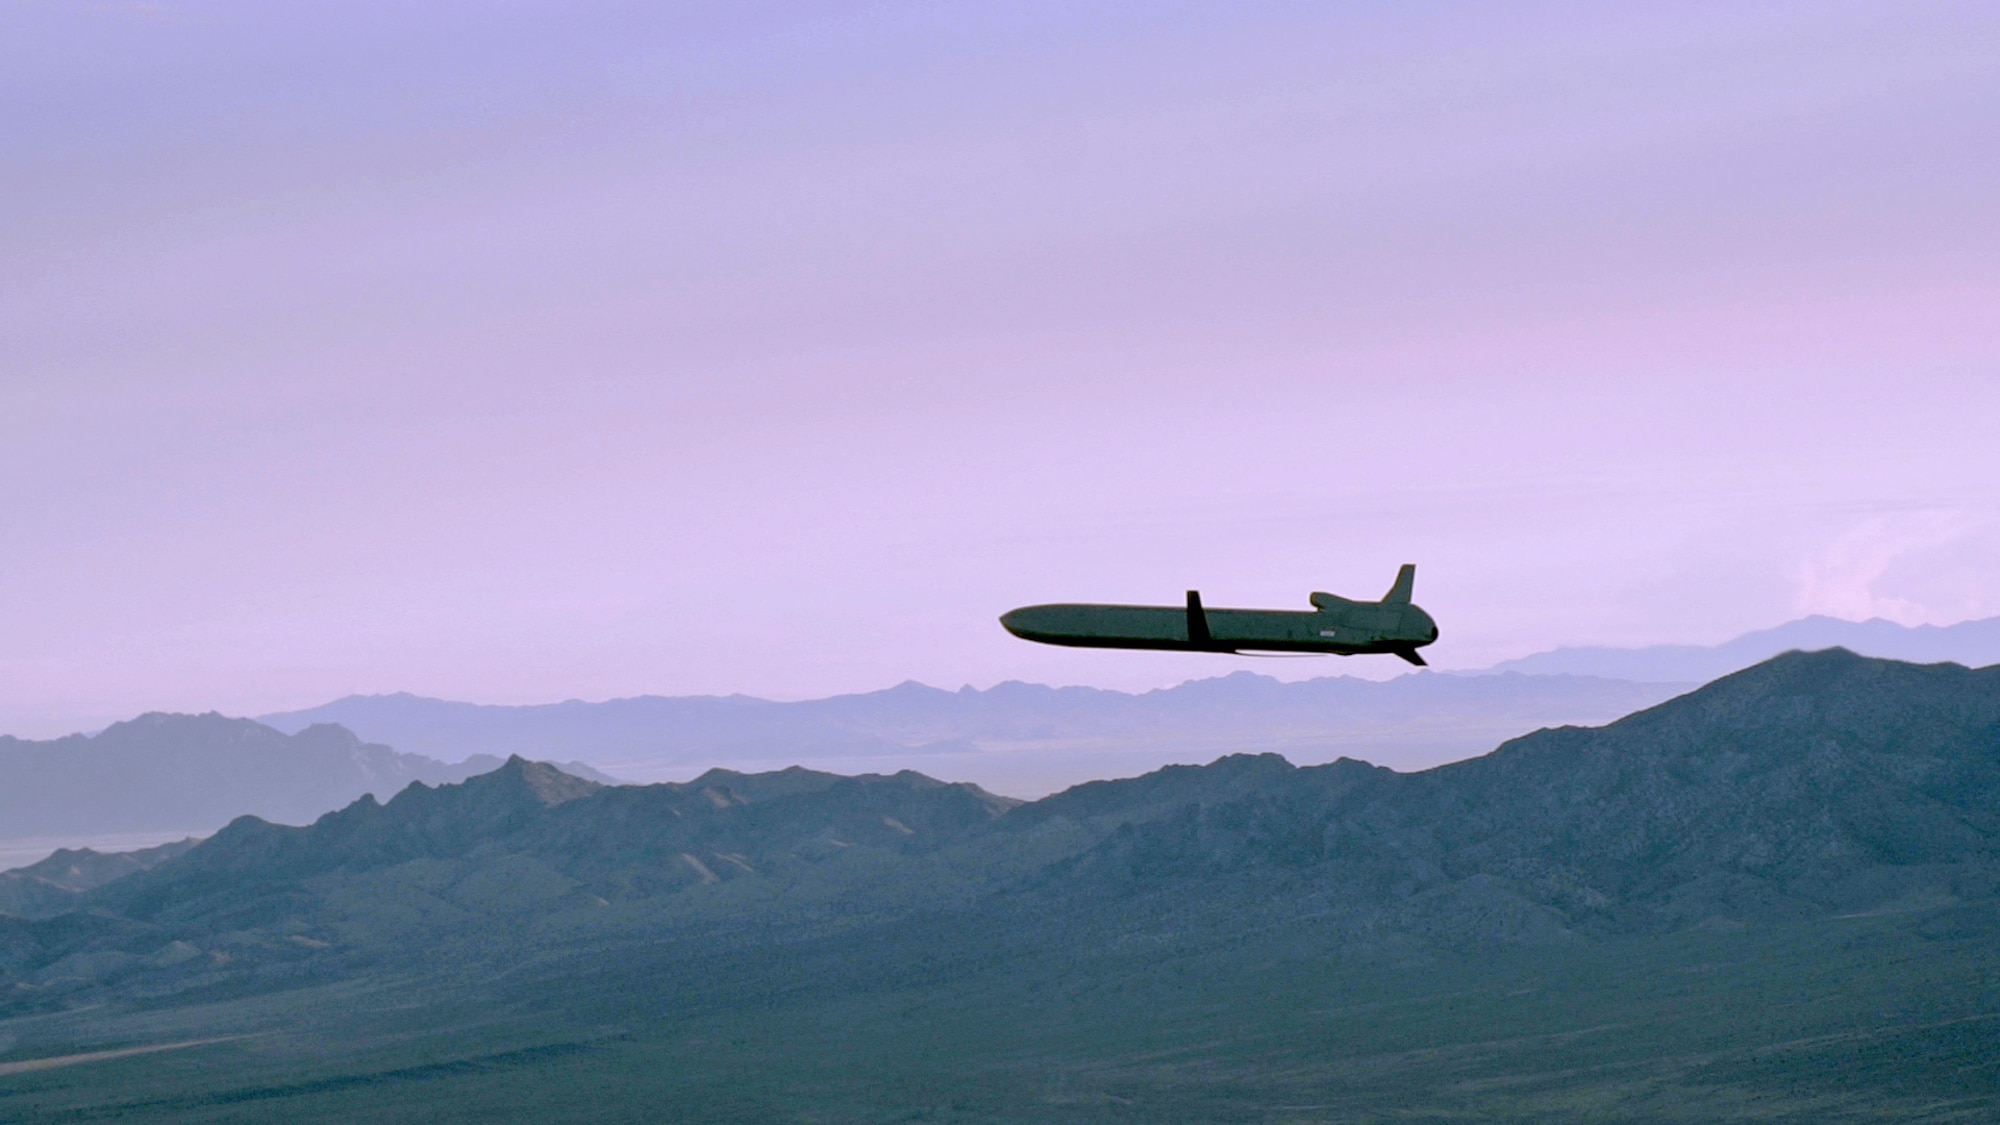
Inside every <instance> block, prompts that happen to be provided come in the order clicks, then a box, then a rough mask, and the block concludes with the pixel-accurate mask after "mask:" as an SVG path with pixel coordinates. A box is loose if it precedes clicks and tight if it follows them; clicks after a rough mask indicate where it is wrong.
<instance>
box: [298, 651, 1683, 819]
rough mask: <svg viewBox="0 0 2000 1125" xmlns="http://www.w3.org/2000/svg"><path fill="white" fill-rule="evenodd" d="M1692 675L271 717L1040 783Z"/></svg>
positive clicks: (1362, 751) (730, 760) (1581, 698)
mask: <svg viewBox="0 0 2000 1125" xmlns="http://www.w3.org/2000/svg"><path fill="white" fill-rule="evenodd" d="M1689 686H1692V685H1681V684H1632V683H1625V682H1620V681H1609V680H1602V679H1593V678H1588V677H1575V676H1535V677H1529V676H1499V677H1462V676H1449V675H1432V674H1425V675H1412V676H1403V677H1400V678H1397V679H1393V680H1389V681H1386V682H1372V681H1368V680H1359V679H1353V678H1350V677H1344V676H1336V677H1327V678H1323V679H1316V680H1307V681H1304V682H1298V683H1282V682H1279V681H1277V680H1273V679H1271V678H1269V677H1266V676H1260V675H1256V674H1254V673H1250V672H1238V673H1235V674H1234V675H1230V676H1224V677H1219V678H1216V679H1208V680H1195V681H1191V682H1189V683H1186V684H1182V685H1181V686H1179V687H1175V688H1170V689H1166V690H1161V691H1151V692H1144V693H1138V694H1133V693H1127V692H1118V691H1103V690H1099V689H1095V688H1082V687H1066V688H1053V687H1045V686H1042V685H1039V684H1025V683H1004V684H1000V685H997V686H995V687H993V688H990V689H987V690H985V691H978V690H974V689H972V688H964V689H961V690H959V691H943V690H940V689H937V688H932V687H926V686H924V685H922V684H917V683H905V684H902V685H899V686H897V687H894V688H889V689H887V690H884V691H877V692H869V693H865V694H860V695H843V696H835V697H832V698H829V699H818V700H810V701H806V702H799V703H776V702H771V701H768V700H762V699H753V698H750V697H747V696H728V697H712V696H690V697H663V696H641V697H637V698H632V699H615V700H610V701H608V702H603V703H585V702H581V701H574V700H572V701H570V702H567V703H554V704H546V705H539V706H518V707H506V706H489V705H479V704H471V703H453V702H448V701H445V700H437V699H425V698H421V697H418V696H413V695H387V696H350V697H348V698H346V699H342V700H338V701H336V702H334V703H330V704H327V705H325V706H323V707H316V708H313V709H311V710H309V711H299V712H293V713H289V714H281V715H267V716H264V717H263V721H265V722H267V723H270V724H271V725H273V726H275V727H278V728H279V729H282V730H299V729H302V728H304V727H305V726H307V725H309V724H311V723H319V722H337V723H340V724H341V725H343V726H346V727H348V728H349V729H352V730H355V731H357V732H359V733H360V734H361V735H362V736H363V737H365V738H369V739H374V740H378V741H382V742H386V743H389V744H391V745H393V746H396V747H398V748H400V749H403V750H406V751H411V752H415V753H422V754H428V755H432V756H434V757H439V758H446V759H450V758H453V757H458V756H463V755H464V754H466V753H470V752H473V751H475V750H476V751H478V752H486V753H496V754H498V753H507V754H520V755H522V756H524V757H531V758H539V759H542V760H549V761H557V760H564V759H580V760H582V761H587V762H590V763H592V764H594V765H596V766H598V767H599V768H600V769H603V770H607V771H610V772H612V773H615V774H617V775H619V776H621V777H628V778H635V779H641V780H658V779H661V778H670V777H675V776H681V777H685V776H687V774H688V773H689V772H691V771H692V770H694V769H700V768H706V767H709V766H717V765H723V766H730V767H733V768H736V769H739V770H756V769H770V768H776V767H782V766H786V765H792V764H797V763H802V762H809V763H812V764H814V765H817V766H823V767H825V768H827V769H834V770H840V771H844V772H894V771H896V770H899V769H904V768H915V769H919V770H921V771H922V772H927V773H933V774H938V775H942V776H946V777H950V778H952V779H953V780H963V781H973V782H977V783H978V784H980V785H983V786H985V787H986V788H988V789H992V790H995V791H997V792H1004V793H1012V794H1015V795H1017V796H1035V795H1040V794H1043V793H1047V792H1051V791H1053V790H1055V789H1060V788H1062V787H1064V786H1067V785H1072V784H1076V783H1078V782H1081V781H1086V780H1090V779H1093V778H1101V777H1107V776H1130V775H1133V774H1138V773H1143V772H1145V771H1146V770H1149V769H1154V768H1157V767H1158V766H1159V765H1161V764H1163V763H1167V762H1193V761H1208V760H1210V759H1212V758H1215V757H1217V756H1219V755H1222V754H1227V753H1232V752H1242V751H1259V752H1261V751H1277V752H1282V753H1285V754H1287V755H1289V756H1291V757H1292V758H1294V759H1296V760H1299V761H1303V762H1323V761H1329V760H1332V759H1334V758H1337V757H1340V756H1342V755H1346V756H1350V757H1360V758H1366V759H1368V760H1370V761H1374V762H1379V763H1381V764H1384V765H1389V766H1393V767H1395V768H1398V769H1416V768H1423V767H1426V766H1432V765H1436V764H1438V763H1440V762H1447V761H1453V760H1456V759H1460V758H1465V757H1469V756H1472V755H1474V754H1481V753H1484V752H1486V751H1488V750H1490V749H1492V748H1493V747H1494V746H1496V745H1498V744H1499V743H1500V742H1501V741H1502V740H1504V739H1507V738H1511V737H1513V736H1515V735H1517V734H1521V733H1523V732H1524V731H1529V730H1533V729H1536V728H1537V727H1544V726H1559V725H1563V724H1569V723H1599V722H1606V721H1609V720H1611V719H1613V718H1616V717H1617V716H1619V715H1623V714H1627V713H1629V712H1631V711H1633V710H1636V709H1638V708H1640V707H1645V706H1648V705H1650V704H1653V703H1658V702H1660V701H1661V700H1663V699H1666V698H1668V697H1670V696H1672V695H1675V694H1678V693H1679V692H1680V691H1683V690H1685V689H1686V688H1687V687H1689Z"/></svg>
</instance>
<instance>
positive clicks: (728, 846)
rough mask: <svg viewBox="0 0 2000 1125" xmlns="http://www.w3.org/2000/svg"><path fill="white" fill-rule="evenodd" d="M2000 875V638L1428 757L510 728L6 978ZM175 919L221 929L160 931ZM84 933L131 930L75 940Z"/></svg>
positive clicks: (2, 961) (1188, 927)
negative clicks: (456, 764) (436, 773)
mask: <svg viewBox="0 0 2000 1125" xmlns="http://www.w3.org/2000/svg"><path fill="white" fill-rule="evenodd" d="M1997 885H2000V669H1986V670H1982V671H1970V670H1967V669H1965V668H1961V667H1957V666H1953V665H1933V666H1916V665H1906V664H1897V663H1894V662H1889V661H1881V660H1871V659H1867V658H1862V657H1857V656H1854V655H1852V654H1850V653H1846V652H1844V651H1839V650H1834V651H1828V652H1820V653H1810V654H1800V653H1794V654H1789V655H1786V656H1783V657H1780V658H1778V659H1775V660H1772V661H1770V662H1767V663H1766V664H1763V665H1760V666H1758V667H1756V668H1753V669H1750V670H1747V671H1745V672H1743V673H1739V674H1738V675H1735V676H1732V677H1729V678H1727V679H1725V680H1722V681H1719V682H1717V683H1715V684H1712V685H1710V686H1708V687H1706V688H1703V689H1701V690H1700V691H1698V692H1695V693H1693V694H1691V695H1688V696H1685V697H1683V698H1680V699H1676V700H1673V701H1671V702H1669V703H1667V704H1663V705H1661V706H1659V707H1656V708H1652V709H1650V710H1648V711H1644V712H1641V713H1638V714H1635V715H1632V716H1630V717H1628V718H1626V719H1623V720H1620V721H1619V722H1616V723H1613V724H1611V725H1609V726H1606V727H1603V728H1597V729H1583V728H1565V729H1556V730H1545V731H1540V732H1537V733H1535V734H1532V735H1529V736H1526V737H1524V738H1520V739H1517V740H1515V741H1513V742H1510V743H1508V744H1506V745H1504V746H1502V747H1500V748H1499V749H1498V750H1496V751H1494V752H1493V753H1492V754H1489V755H1487V756H1485V757H1483V758H1480V759H1476V760H1473V761H1468V762H1462V763H1458V764H1455V765H1450V766H1445V767H1441V768H1439V769H1435V770H1431V771H1428V772H1425V773H1419V774H1398V773H1394V772H1392V771H1389V770H1386V769H1380V768H1377V767H1373V766H1369V765H1366V764H1364V763H1360V762H1354V761H1341V762H1336V763H1332V764H1330V765H1327V766H1321V767H1311V768H1296V767H1293V766H1292V765H1291V764H1290V763H1288V762H1286V761H1285V760H1284V759H1282V758H1280V757H1278V756H1276V755H1241V756H1233V757H1229V758H1225V759H1222V760H1220V761H1217V762H1216V763H1215V764H1213V765H1210V766H1206V767H1176V768H1170V769H1166V770H1162V771H1159V772H1157V773H1154V774H1151V775H1148V776H1145V777H1141V778H1137V779H1133V780H1129V781H1115V782H1099V783H1093V784H1090V785H1085V786H1080V787H1077V788H1074V789H1071V790H1069V791H1067V792H1064V793H1062V794H1058V795H1056V796H1054V797H1050V798H1047V799H1044V800H1042V801H1037V802H1034V803H1030V804H1021V803H1018V802H1014V801H1010V800H1008V799H1005V798H1000V797H995V796H993V795H991V794H989V793H986V792H984V791H982V790H979V789H978V788H976V787H973V786H970V785H947V784H944V783H940V782H937V781H933V780H931V779H929V778H927V777H923V776H921V775H918V774H913V773H902V774H896V775H891V776H864V777H837V776H834V775H830V774H824V773H817V772H813V771H808V770H803V769H792V770H786V771H782V772H779V773H773V774H763V775H743V774H735V773H730V772H727V771H712V772H711V773H709V774H707V775H704V776H703V777H701V778H698V779H696V780H695V781H692V782H688V783H684V784H664V785H655V786H644V787H623V788H605V787H600V786H597V785H595V784H593V783H591V782H588V781H586V780H583V779H579V778H575V777H571V776H568V775H565V774H563V773H561V772H560V771H558V770H555V769H553V768H551V767H548V766H545V765H539V764H536V763H531V762H527V761H524V760H521V759H518V758H517V759H513V760H510V761H509V762H508V763H507V764H506V765H505V766H504V767H503V768H502V769H500V770H497V771H495V772H493V773H490V774H487V775H484V776H481V777H475V778H472V779H469V780H468V781H466V782H464V783H462V784H457V785H446V786H439V787H432V786H428V785H423V784H417V785H412V786H411V787H409V788H408V789H406V790H405V791H403V792H402V793H400V794H398V795H397V796H396V797H395V798H394V799H393V800H391V801H389V802H388V803H387V804H378V803H377V802H376V801H375V800H374V799H373V798H372V797H364V798H362V799H361V800H359V801H357V802H355V803H354V804H353V805H351V806H349V807H348V808H346V809H343V810H341V811H340V812H337V813H332V814H328V815H327V816H324V817H322V818H320V819H319V820H318V821H317V822H316V823H314V824H312V825H310V826H308V827H304V828H286V827H281V826H276V825H272V824H269V823H266V822H263V821H261V820H258V819H256V818H247V817H246V818H242V819H239V820H237V821H235V822H233V823H232V824H230V825H229V826H228V827H227V828H225V829H224V830H222V831H221V832H218V833H217V834H216V835H215V836H214V837H213V838H212V839H210V840H208V841H206V842H204V843H203V844H201V845H200V846H199V847H196V848H194V849H192V850H190V851H189V852H188V853H187V854H185V855H183V856H180V857H179V858H177V859H175V860H172V861H171V862H167V863H163V864H160V865H158V866H156V867H154V868H152V869H151V870H147V871H141V872H137V873H134V874H132V875H129V876H127V877H125V878H122V879H118V880H116V881H113V882H110V883H107V884H105V885H103V886H101V887H99V888H97V889H96V890H94V891H92V892H90V893H89V896H88V898H87V905H88V906H89V908H90V909H89V911H88V912H87V913H77V914H71V915H64V916H60V917H56V918H47V919H42V920H39V921H34V922H25V921H19V920H16V921H12V922H8V923H7V926H9V927H10V929H9V932H8V934H7V935H6V937H5V948H6V950H7V952H6V953H5V954H4V955H0V968H4V971H5V972H6V973H7V976H6V977H5V978H0V979H5V980H6V981H8V982H9V984H10V985H11V986H12V987H13V988H14V990H15V994H16V995H17V997H19V998H20V999H21V1000H22V1001H23V1002H28V1001H30V1000H33V1001H34V1002H38V1003H39V1002H44V1001H46V1000H49V999H51V998H53V997H55V996H57V995H62V994H66V993H67V992H69V991H71V990H76V989H83V990H85V991H89V990H91V989H94V988H99V987H104V986H110V985H115V984H117V983H118V982H120V981H128V982H133V983H135V986H143V987H168V986H169V985H170V984H171V981H172V980H173V979H179V978H181V977H187V978H188V979H190V980H191V979H194V977H193V976H191V974H194V970H195V969H200V970H201V973H203V974H213V973H223V974H225V975H227V973H229V972H236V973H245V972H262V971H266V970H260V969H255V966H258V965H265V966H268V965H272V964H278V963H285V964H319V965H321V966H322V967H324V966H327V965H332V964H336V963H340V964H347V963H351V962H352V959H353V958H360V959H362V960H364V961H367V960H371V959H375V960H379V959H380V958H383V957H391V958H402V959H406V960H407V959H408V958H410V957H412V956H418V957H421V956H423V955H430V954H434V953H435V952H436V951H437V950H439V949H442V948H446V947H451V948H460V949H466V950H472V951H475V952H476V953H477V954H478V955H481V956H501V957H517V956H521V955H524V954H525V951H526V950H530V949H551V948H558V947H561V948H588V947H591V946H592V944H593V943H601V942H605V941H628V940H638V939H643V940H649V941H658V940H666V939H668V938H670V937H671V938H673V940H695V941H699V940H702V939H701V935H703V934H710V935H713V934H718V933H729V934H733V935H736V937H734V938H732V939H731V940H743V939H742V935H743V934H746V933H750V934H754V935H756V938H755V940H758V941H766V942H770V941H784V940H791V938H792V937H796V936H799V935H806V934H815V933H827V932H836V931H841V930H844V929H852V928H855V927H866V926H870V925H877V924H885V923H894V922H895V920H896V919H900V918H916V917H926V916H931V917H935V916H939V915H940V912H943V913H945V914H950V915H952V916H954V917H958V918H961V919H971V918H979V919H984V921H982V922H979V923H978V925H979V926H980V927H982V928H986V929H990V930H994V931H999V930H1005V929H1007V928H1008V927H1014V928H1017V929H1018V928H1020V927H1023V926H1027V927H1033V926H1038V925H1045V924H1048V922H1049V920H1050V919H1052V918H1061V919H1063V922H1062V925H1063V926H1065V927H1069V928H1071V929H1074V930H1075V931H1076V932H1078V933H1082V932H1085V931H1089V932H1096V933H1104V932H1109V931H1112V930H1118V929H1120V928H1125V929H1130V928H1131V927H1134V926H1138V927H1142V928H1143V927H1146V926H1155V927H1165V928H1167V929H1170V930H1176V931H1186V932H1206V933H1214V934H1217V935H1223V934H1227V933H1229V932H1234V931H1238V930H1245V929H1254V928H1256V927H1258V926H1260V925H1267V924H1272V923H1274V922H1275V921H1279V920H1288V921H1290V922H1295V921H1297V920H1298V919H1301V918H1312V919H1316V921H1315V922H1314V923H1313V925H1314V927H1315V932H1317V933H1319V934H1320V935H1321V940H1323V941H1325V942H1327V943H1329V944H1330V945H1333V946H1344V947H1350V948H1356V949H1366V948H1409V947H1416V946H1423V945H1439V944H1442V945H1444V946H1451V947H1459V946H1467V945H1481V944H1491V943H1496V942H1497V943H1500V944H1502V945H1546V944H1550V943H1555V944H1564V943H1577V942H1584V943H1588V942H1591V941H1593V940H1597V939H1602V938H1606V937H1610V936H1614V935H1618V934H1631V933H1662V932H1672V931H1675V930H1679V929H1685V928H1687V927H1691V926H1692V927H1699V926H1711V927H1712V926H1737V925H1742V924H1744V923H1745V922H1746V921H1748V922H1756V921H1760V920H1772V919H1785V918H1805V917H1827V916H1834V915H1840V914H1851V913H1857V912H1867V911H1877V910H1884V909H1902V908H1906V907H1908V906H1910V905H1911V904H1922V903H1925V902H1945V901H1987V900H1992V899H1994V898H1995V896H1996V886H1997ZM787 935H791V937H788V936H787ZM168 948H172V949H175V950H182V949H194V950H199V951H201V952H202V953H203V954H204V956H205V957H208V959H207V960H202V961H199V962H198V963H197V962H195V960H194V959H193V958H191V957H189V958H182V959H181V960H179V961H176V962H175V963H174V964H172V965H167V966H162V965H158V964H156V963H155V961H154V960H149V958H157V957H158V956H159V951H160V950H162V949H168ZM96 954H106V955H109V954H117V955H118V956H112V957H109V958H108V959H106V958H100V959H99V960H98V961H94V962H93V961H88V960H86V961H82V962H79V961H76V960H75V958H76V957H78V956H79V955H96ZM209 955H223V956H224V958H225V960H224V961H223V962H217V961H215V960H214V958H213V957H212V956H209ZM121 958H122V959H121ZM342 958H347V959H349V960H347V961H343V960H342ZM79 966H83V968H88V969H90V970H91V971H90V972H84V971H82V969H80V968H79ZM92 966H95V968H92ZM106 966H111V968H106ZM93 974H94V975H93ZM197 975H198V974H197ZM154 978H157V980H156V981H155V983H153V984H146V983H145V981H147V980H153V979H154ZM202 979H207V978H206V977H203V978H202ZM182 983H183V984H185V983H186V982H185V981H183V982H182ZM172 986H173V987H181V986H182V985H172Z"/></svg>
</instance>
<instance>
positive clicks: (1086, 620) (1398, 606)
mask: <svg viewBox="0 0 2000 1125" xmlns="http://www.w3.org/2000/svg"><path fill="white" fill-rule="evenodd" d="M1416 581H1417V568H1416V567H1415V566H1414V565H1411V564H1405V565H1404V566H1403V569H1402V570H1400V571H1398V572H1397V574H1396V584H1395V585H1394V586H1391V587H1390V588H1389V592H1388V593H1387V594H1385V595H1383V597H1382V599H1381V600H1380V601H1373V602H1359V601H1353V600H1351V599H1348V598H1343V597H1339V596H1338V595H1335V594H1321V593H1315V594H1314V595H1312V597H1311V599H1310V600H1311V602H1312V606H1313V608H1312V611H1311V612H1309V613H1308V612H1303V611H1293V610H1280V609H1208V608H1206V607H1204V606H1203V605H1202V604H1201V594H1200V592H1198V591H1195V590H1189V591H1188V594H1187V604H1186V605H1185V606H1150V605H1081V604H1067V605H1031V606H1023V607H1022V608H1020V609H1017V610H1014V611H1012V612H1010V613H1008V614H1006V615H1004V616H1002V617H1001V618H1000V624H1001V625H1003V626H1005V627H1006V629H1007V631H1008V632H1010V633H1012V634H1014V635H1015V636H1017V637H1020V638H1022V639H1023V640H1029V641H1039V642H1041V643H1042V644H1050V645H1072V646H1075V647H1079V648H1149V649H1167V650H1171V651H1176V652H1325V653H1333V654H1335V655H1337V656H1353V655H1356V654H1360V653H1384V654H1390V655H1395V656H1400V657H1402V658H1403V659H1404V660H1407V661H1409V662H1410V663H1412V664H1422V663H1423V662H1424V658H1423V657H1422V656H1419V655H1418V654H1417V650H1418V649H1419V648H1422V647H1423V646H1425V645H1427V644H1430V643H1431V642H1432V641H1435V640H1437V637H1438V628H1437V622H1435V621H1432V620H1431V615H1430V614H1428V613H1425V612H1424V611H1423V610H1422V609H1419V608H1418V607H1417V605H1416V604H1415V603H1414V602H1412V601H1411V600H1410V595H1411V592H1412V590H1413V588H1414V587H1415V585H1416Z"/></svg>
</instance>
